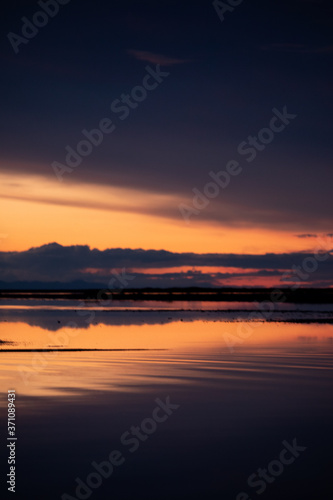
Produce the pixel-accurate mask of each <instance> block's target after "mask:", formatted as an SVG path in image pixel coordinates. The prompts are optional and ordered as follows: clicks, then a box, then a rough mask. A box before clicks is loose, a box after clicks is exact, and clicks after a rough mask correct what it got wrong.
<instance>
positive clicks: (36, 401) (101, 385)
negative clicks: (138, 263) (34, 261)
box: [0, 304, 333, 500]
mask: <svg viewBox="0 0 333 500" xmlns="http://www.w3.org/2000/svg"><path fill="white" fill-rule="evenodd" d="M242 307H243V306H242ZM252 308H254V306H253V305H252ZM134 309H137V310H133V308H129V309H128V310H124V308H122V309H121V310H115V309H113V310H95V311H94V310H93V307H92V306H91V305H88V306H87V307H86V308H80V309H74V308H73V307H72V306H68V305H67V306H66V305H64V304H62V306H61V308H59V307H56V306H55V305H54V304H53V305H52V307H51V306H50V305H48V306H47V307H44V306H42V307H38V306H37V305H36V304H35V305H30V306H28V305H27V304H26V305H23V304H19V305H16V306H15V304H11V305H7V306H6V307H3V308H2V309H1V311H0V327H1V334H0V341H1V344H0V350H1V352H0V357H1V368H0V385H1V419H0V435H1V438H2V439H1V449H0V458H1V475H2V478H1V479H2V481H1V491H0V497H1V498H17V499H19V500H21V499H22V500H23V499H24V500H25V499H27V498H34V499H38V500H39V499H43V500H53V499H61V498H62V499H63V500H65V499H67V500H68V499H73V498H77V499H87V498H91V499H98V500H104V499H107V500H109V499H119V500H120V499H124V500H129V499H138V500H141V499H145V500H150V499H152V500H158V499H171V498H172V499H175V500H178V499H179V500H180V499H202V498H205V499H206V498H207V499H231V500H248V499H252V500H255V499H264V500H265V499H267V500H270V499H272V500H275V499H276V500H277V499H279V500H280V499H286V500H288V499H294V500H298V499H300V500H307V499H309V500H310V499H311V500H314V499H315V500H317V499H318V500H321V499H326V498H331V492H332V479H331V477H332V472H331V471H332V466H333V458H332V457H333V453H332V449H333V433H332V416H333V402H332V388H333V371H332V359H333V325H332V324H330V321H331V320H332V318H331V315H332V313H331V311H329V310H327V308H326V307H324V306H321V307H318V309H317V310H316V311H315V310H312V311H311V312H308V311H307V310H306V309H307V308H306V307H303V308H302V307H297V308H293V307H289V308H288V310H285V311H284V312H280V311H274V315H273V316H270V317H269V319H270V320H271V321H269V322H266V321H263V320H259V321H249V319H250V318H249V312H248V311H245V310H244V308H243V311H237V307H232V309H233V311H220V312H218V311H210V310H209V308H207V307H206V306H205V310H195V311H179V310H178V311H177V310H169V309H170V308H168V310H166V311H161V310H156V309H158V307H155V310H146V309H147V308H145V307H144V305H143V306H142V307H140V308H134ZM171 309H172V308H171ZM174 309H176V308H174ZM184 309H186V307H184ZM187 309H188V308H187ZM192 309H193V307H192ZM196 309H200V308H199V307H197V308H196ZM212 309H213V308H212ZM312 309H313V308H312ZM252 319H253V318H252ZM257 319H258V318H257ZM317 320H318V322H316V321H317ZM290 321H296V323H292V322H290ZM297 321H299V322H297ZM12 389H15V390H16V437H17V440H16V441H15V452H16V457H15V459H16V463H15V467H16V469H15V474H16V493H15V495H14V494H13V493H10V492H8V491H7V487H8V485H6V480H7V479H6V474H7V473H8V469H9V465H8V463H7V458H8V454H9V448H7V446H6V445H7V443H8V440H7V437H8V434H7V391H8V390H12ZM9 442H10V441H9Z"/></svg>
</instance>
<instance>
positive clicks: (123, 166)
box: [0, 0, 333, 286]
mask: <svg viewBox="0 0 333 500" xmlns="http://www.w3.org/2000/svg"><path fill="white" fill-rule="evenodd" d="M231 4H233V5H234V7H231V6H230V5H231ZM236 4H237V5H236ZM36 25H38V26H37V27H36ZM332 28H333V4H332V3H331V2H330V1H326V0H322V1H320V0H316V1H314V0H288V1H284V0H279V1H275V0H272V1H270V2H267V1H264V0H259V1H255V0H252V1H251V2H250V1H249V0H248V1H247V0H243V1H239V2H235V1H233V2H231V1H230V4H228V2H222V1H219V2H210V1H205V0H200V1H196V0H191V1H187V0H185V1H172V0H169V1H164V0H161V1H159V2H156V1H150V0H149V1H142V0H141V1H134V0H128V1H126V2H123V1H120V0H119V1H113V2H104V1H102V0H96V1H95V2H90V1H85V0H80V1H79V0H61V1H60V0H57V1H56V0H49V1H48V2H47V1H46V0H45V1H43V0H40V1H39V2H35V1H28V0H24V1H23V0H21V1H15V0H13V1H11V2H6V4H5V5H4V6H3V8H2V15H1V20H0V29H1V41H0V56H1V63H2V78H1V80H0V99H1V117H2V119H1V139H2V140H1V144H0V179H1V183H0V190H1V191H0V195H1V202H0V203H1V206H0V269H1V276H0V280H1V283H2V286H4V283H5V284H6V283H13V282H22V283H23V282H25V283H31V282H55V281H60V282H62V283H70V282H73V281H76V280H81V281H83V282H88V283H98V284H100V283H105V282H107V281H108V280H109V279H110V276H111V275H112V272H119V270H121V269H123V268H126V270H127V272H128V273H132V275H135V276H136V279H135V280H133V285H134V282H135V283H136V285H135V286H147V285H149V286H152V285H153V286H169V285H170V286H186V285H191V286H193V285H202V286H210V285H212V286H223V285H226V286H231V285H235V286H275V285H281V284H284V283H285V275H286V273H287V272H288V271H289V272H291V271H292V270H293V266H298V267H301V268H303V277H302V278H299V279H300V280H301V284H302V285H304V286H307V285H311V286H331V285H332V284H333V282H332V280H333V271H332V264H331V257H332V256H331V251H332V248H333V244H332V233H333V225H332V216H333V204H332V202H331V190H332V178H333V174H332V150H331V147H330V146H331V117H332V111H333V110H332V106H333V100H332V94H333V82H332V80H333V79H332V76H333V75H332V56H333V37H332V32H333V30H332ZM318 251H319V254H318ZM316 252H317V254H316ZM321 253H322V254H323V255H321ZM77 255H80V256H83V255H84V258H83V257H82V259H81V257H80V259H81V260H79V262H78V261H76V257H75V256H77ZM165 255H168V256H169V258H168V259H166V260H165V261H163V258H164V257H165ZM316 255H317V257H318V255H320V258H321V260H319V259H317V257H316ZM163 256H164V257H163ZM324 256H327V259H326V258H325V259H324ZM310 262H312V264H310ZM79 263H80V264H79ZM317 264H318V265H317ZM311 265H312V268H311ZM304 268H305V271H304ZM310 268H311V269H310ZM305 275H306V278H305V277H304V276H305Z"/></svg>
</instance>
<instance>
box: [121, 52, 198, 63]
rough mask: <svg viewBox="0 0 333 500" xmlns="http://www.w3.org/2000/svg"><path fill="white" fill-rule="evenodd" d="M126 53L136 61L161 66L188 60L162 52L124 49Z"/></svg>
mask: <svg viewBox="0 0 333 500" xmlns="http://www.w3.org/2000/svg"><path fill="white" fill-rule="evenodd" d="M126 52H127V54H129V55H131V56H133V57H135V59H137V60H138V61H145V62H150V63H152V64H160V65H161V66H173V65H174V64H184V63H186V62H189V60H188V59H179V58H177V57H168V56H163V55H162V54H154V53H153V52H148V51H146V50H133V49H129V50H127V51H126Z"/></svg>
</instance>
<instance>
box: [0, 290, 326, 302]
mask: <svg viewBox="0 0 333 500" xmlns="http://www.w3.org/2000/svg"><path fill="white" fill-rule="evenodd" d="M1 299H53V300H56V299H59V300H60V299H61V300H64V299H66V300H96V301H106V300H132V301H133V300H134V301H135V300H141V301H143V300H144V301H152V300H153V301H167V302H170V301H221V302H263V301H270V302H292V303H306V304H319V303H321V304H331V303H333V288H299V289H297V290H292V289H291V288H279V289H278V288H198V287H196V288H166V289H160V288H142V289H128V288H127V289H126V290H106V289H105V290H103V293H102V292H101V289H99V288H98V289H87V290H65V289H64V290H0V300H1Z"/></svg>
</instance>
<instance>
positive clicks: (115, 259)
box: [0, 243, 333, 287]
mask: <svg viewBox="0 0 333 500" xmlns="http://www.w3.org/2000/svg"><path fill="white" fill-rule="evenodd" d="M326 250H328V249H326ZM331 255H332V254H331ZM310 258H312V259H313V253H310V252H308V253H305V252H294V253H283V254H273V253H269V254H264V255H247V254H244V255H240V254H223V253H210V254H197V253H175V252H168V251H166V250H142V249H128V248H110V249H106V250H98V249H95V248H94V249H91V248H89V246H84V245H76V246H67V247H66V246H62V245H59V244H57V243H50V244H48V245H43V246H41V247H37V248H30V249H29V250H26V251H23V252H0V272H1V276H2V279H3V280H4V281H6V282H14V281H20V282H21V284H22V282H27V281H30V282H33V281H41V282H54V281H58V282H59V281H60V282H62V283H70V282H73V281H75V280H76V281H78V280H81V281H82V280H83V281H85V282H88V283H91V284H95V286H98V287H100V284H101V283H105V284H107V283H108V281H109V280H110V278H112V271H115V270H117V271H118V272H123V271H122V270H124V269H126V273H128V274H129V275H131V276H133V275H135V280H134V281H132V280H130V281H129V283H130V285H129V286H134V287H141V286H162V287H166V286H219V285H221V283H223V282H224V281H225V282H227V283H228V284H229V283H230V282H232V280H236V279H241V280H243V282H244V280H248V282H249V284H251V280H252V279H255V278H269V277H274V276H275V277H279V276H282V274H283V273H284V272H289V271H290V270H292V269H293V266H301V265H302V264H303V262H306V261H307V259H310ZM185 266H187V267H188V266H193V267H197V268H200V270H196V269H194V270H191V271H182V269H181V268H182V267H185ZM205 267H214V268H219V267H220V268H223V270H222V269H221V272H219V271H218V270H217V271H216V272H214V273H212V272H211V271H210V270H207V272H206V271H204V268H205ZM168 268H169V269H170V268H173V270H172V272H171V269H170V272H168V271H167V269H168ZM174 268H179V271H174ZM226 268H230V272H229V271H228V270H227V271H226ZM231 268H233V269H231ZM154 269H161V270H164V273H163V272H162V274H161V273H156V272H154V271H151V272H150V273H149V274H146V273H145V272H147V271H149V270H154ZM132 270H135V271H132ZM310 279H311V281H312V282H313V283H314V284H315V281H316V279H320V280H322V281H326V282H328V281H330V282H332V280H333V259H332V257H330V258H328V259H327V260H325V261H322V262H319V265H318V272H315V273H312V274H311V277H310Z"/></svg>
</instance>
